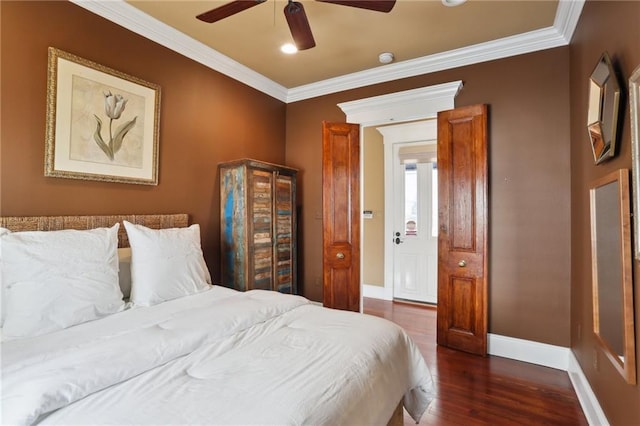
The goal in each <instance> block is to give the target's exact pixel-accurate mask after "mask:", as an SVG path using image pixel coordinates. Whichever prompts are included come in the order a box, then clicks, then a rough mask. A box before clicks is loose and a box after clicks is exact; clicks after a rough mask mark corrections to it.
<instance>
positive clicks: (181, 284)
mask: <svg viewBox="0 0 640 426" xmlns="http://www.w3.org/2000/svg"><path fill="white" fill-rule="evenodd" d="M188 225H189V224H188V216H187V215H185V214H178V215H137V216H136V215H124V216H73V217H72V216H65V217H61V216H58V217H23V218H17V217H2V218H0V266H1V267H2V270H1V274H0V277H2V282H1V284H0V285H1V288H2V361H1V362H2V419H0V420H1V421H0V423H2V424H35V423H39V424H65V425H70V424H269V425H280V424H287V425H355V424H358V425H378V424H380V425H385V424H402V422H403V407H404V409H406V411H407V412H408V413H409V415H410V416H411V417H412V418H413V419H414V420H415V421H416V422H418V421H419V419H420V417H421V416H422V414H423V413H424V411H425V410H426V409H427V407H428V405H429V403H430V401H431V400H432V398H433V383H432V380H431V376H430V373H429V370H428V368H427V366H426V364H425V362H424V360H423V358H422V356H421V354H420V352H419V351H418V349H417V347H416V346H415V344H414V343H413V342H412V341H411V339H410V338H409V337H408V336H407V335H406V333H405V332H404V331H403V330H402V329H401V328H400V327H398V326H396V325H395V324H393V323H391V322H389V321H387V320H384V319H381V318H377V317H373V316H369V315H364V314H359V313H354V312H346V311H338V310H333V309H327V308H323V307H321V306H318V305H317V304H314V303H312V302H310V301H308V300H307V299H305V298H303V297H301V296H295V295H286V294H280V293H277V292H269V291H264V290H253V291H248V292H238V291H235V290H232V289H229V288H225V287H221V286H218V285H212V284H211V278H210V275H209V271H208V268H207V267H206V264H205V263H204V258H203V256H202V250H201V248H200V234H199V228H198V226H197V225H190V226H188ZM129 246H130V247H129ZM114 281H115V283H114ZM128 285H131V287H127V286H128ZM121 286H122V287H121Z"/></svg>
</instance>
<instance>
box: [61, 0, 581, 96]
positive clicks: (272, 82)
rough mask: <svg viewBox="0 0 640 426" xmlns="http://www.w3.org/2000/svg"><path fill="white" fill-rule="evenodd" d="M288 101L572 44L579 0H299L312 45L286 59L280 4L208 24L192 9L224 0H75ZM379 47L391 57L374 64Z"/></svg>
mask: <svg viewBox="0 0 640 426" xmlns="http://www.w3.org/2000/svg"><path fill="white" fill-rule="evenodd" d="M72 1H73V2H74V3H76V4H78V5H80V6H82V7H84V8H86V9H88V10H90V11H92V12H94V13H96V14H98V15H100V16H103V17H104V18H106V19H109V20H111V21H113V22H115V23H117V24H120V25H122V26H123V27H125V28H128V29H130V30H132V31H134V32H136V33H138V34H141V35H143V36H145V37H147V38H149V39H151V40H153V41H155V42H157V43H159V44H161V45H163V46H166V47H168V48H170V49H173V50H175V51H177V52H179V53H181V54H183V55H185V56H187V57H189V58H191V59H193V60H196V61H198V62H200V63H202V64H204V65H206V66H208V67H210V68H212V69H215V70H217V71H219V72H222V73H223V74H226V75H228V76H230V77H232V78H234V79H237V80H239V81H241V82H243V83H245V84H247V85H249V86H251V87H254V88H256V89H258V90H260V91H262V92H264V93H267V94H269V95H271V96H273V97H275V98H277V99H280V100H282V101H284V102H294V101H297V100H302V99H307V98H312V97H315V96H321V95H324V94H328V93H333V92H338V91H341V90H347V89H351V88H355V87H362V86H366V85H370V84H375V83H381V82H385V81H391V80H395V79H398V78H405V77H410V76H414V75H419V74H425V73H429V72H434V71H440V70H443V69H448V68H454V67H459V66H464V65H469V64H473V63H479V62H483V61H488V60H493V59H499V58H503V57H508V56H513V55H517V54H522V53H528V52H533V51H537V50H542V49H549V48H553V47H558V46H563V45H566V44H568V43H569V41H570V40H571V36H572V34H573V31H574V29H575V26H576V24H577V21H578V18H579V16H580V12H581V11H582V6H583V4H584V0H560V1H558V0H534V1H524V0H491V1H488V0H468V1H467V2H466V3H464V4H462V5H460V6H456V7H447V6H445V5H443V3H442V2H441V1H440V0H397V3H396V5H395V7H394V8H393V10H392V11H391V12H389V13H380V12H373V11H369V10H364V9H358V8H353V7H346V6H341V5H336V4H329V3H322V2H316V1H313V0H298V1H301V2H302V3H303V5H304V8H305V11H306V15H307V17H308V19H309V23H310V26H311V29H312V31H313V34H314V38H315V41H316V47H314V48H312V49H309V50H305V51H301V52H298V53H296V54H294V55H285V54H283V53H282V52H280V50H279V47H280V45H281V44H283V43H284V42H289V41H291V36H290V33H289V29H288V27H287V25H286V21H285V19H284V15H283V12H282V10H283V9H284V6H285V4H286V1H285V0H267V1H266V2H265V3H263V4H260V5H258V6H255V7H252V8H251V9H248V10H245V11H243V12H240V13H238V14H236V15H233V16H231V17H228V18H226V19H224V20H222V21H219V22H214V23H211V24H208V23H204V22H202V21H199V20H198V19H196V18H195V16H196V15H198V14H200V13H203V12H206V11H207V10H210V9H213V8H215V7H218V6H221V5H223V4H225V3H227V2H228V1H226V0H206V1H202V0H200V1H188V0H161V1H149V0H143V1H140V0H130V1H128V2H126V1H124V0H115V1H104V0H72ZM382 52H392V53H393V54H394V56H395V61H394V62H392V63H390V64H387V65H383V64H380V63H379V62H378V55H379V54H380V53H382Z"/></svg>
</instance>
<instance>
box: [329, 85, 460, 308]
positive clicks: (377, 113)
mask: <svg viewBox="0 0 640 426" xmlns="http://www.w3.org/2000/svg"><path fill="white" fill-rule="evenodd" d="M461 88H462V81H460V80H458V81H454V82H450V83H443V84H438V85H434V86H429V87H424V88H419V89H413V90H407V91H404V92H398V93H392V94H389V95H382V96H376V97H372V98H366V99H359V100H355V101H350V102H344V103H340V104H338V107H340V108H341V109H342V111H343V112H344V113H345V115H346V121H347V122H349V123H355V124H359V125H360V139H361V140H362V141H366V137H365V132H366V131H367V130H370V129H372V127H375V126H382V125H386V124H394V123H408V122H411V121H419V120H428V119H435V117H436V116H437V113H438V111H443V110H448V109H452V108H454V107H455V104H454V99H455V97H456V95H457V94H458V92H459V91H460V89H461ZM434 127H435V128H437V126H435V125H434ZM373 131H374V132H375V130H373ZM360 146H361V149H363V147H364V143H361V145H360ZM361 154H362V155H361V156H360V158H361V159H364V158H365V156H366V155H367V153H366V151H365V152H364V153H361ZM385 161H387V160H386V156H385ZM385 169H388V167H386V165H385ZM363 170H364V167H361V171H363ZM382 174H383V173H382V171H381V170H378V175H382ZM385 181H387V182H388V181H389V179H383V186H384V188H385V191H384V192H386V193H388V194H389V193H392V188H388V187H387V186H386V185H385V183H384V182H385ZM360 182H361V185H363V184H364V177H363V176H362V175H361V176H360ZM360 194H361V200H360V201H361V202H360V205H361V206H362V207H363V210H364V212H363V215H362V217H363V218H362V219H361V222H363V221H367V220H369V219H365V218H367V217H372V218H374V219H375V218H376V217H378V218H380V217H381V216H384V215H383V211H377V212H376V211H371V212H369V211H367V209H368V208H367V203H366V202H365V200H363V199H362V197H363V194H364V191H362V188H361V191H360ZM388 220H389V218H388V217H384V221H385V223H386V221H388ZM364 226H366V222H365V225H364ZM386 227H387V225H386V224H385V229H386ZM391 227H392V225H389V228H391ZM380 238H382V240H380V241H381V242H384V239H385V238H387V239H388V238H389V237H388V236H387V235H382V236H381V237H380ZM360 243H361V249H362V251H363V253H366V251H367V249H368V248H370V247H369V245H368V246H364V238H363V239H362V240H361V242H360ZM378 246H379V247H382V244H378ZM386 246H387V245H385V247H384V250H387V249H388V248H387V247H386ZM384 257H386V258H388V257H389V256H387V255H386V253H385V255H384ZM363 259H364V256H363ZM380 266H383V265H382V263H380V262H378V263H373V264H371V265H367V266H366V267H365V265H364V262H363V261H361V263H360V268H361V277H363V281H362V282H361V283H360V286H361V288H360V297H361V298H362V297H363V296H367V297H375V298H378V299H385V300H392V299H393V287H392V285H390V284H389V283H392V277H389V276H388V275H389V274H390V273H391V271H390V269H391V268H384V272H382V274H383V275H384V280H383V283H382V284H381V285H367V282H366V272H367V271H368V270H369V269H370V268H377V267H380ZM361 302H362V301H361ZM360 306H362V303H360Z"/></svg>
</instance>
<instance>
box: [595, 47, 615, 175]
mask: <svg viewBox="0 0 640 426" xmlns="http://www.w3.org/2000/svg"><path fill="white" fill-rule="evenodd" d="M619 110H620V84H619V83H618V78H617V76H616V73H615V71H614V69H613V65H612V64H611V60H610V59H609V55H608V54H607V52H605V53H603V54H602V56H601V57H600V60H599V61H598V63H597V64H596V66H595V68H594V70H593V72H592V73H591V77H590V78H589V109H588V111H587V130H588V133H589V139H590V140H591V148H592V150H593V158H594V160H595V162H596V164H599V163H602V162H603V161H605V160H608V159H610V158H611V157H613V156H614V155H615V153H616V138H617V136H618V120H619Z"/></svg>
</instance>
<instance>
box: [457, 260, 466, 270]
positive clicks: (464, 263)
mask: <svg viewBox="0 0 640 426" xmlns="http://www.w3.org/2000/svg"><path fill="white" fill-rule="evenodd" d="M458 266H459V267H461V268H464V267H465V266H467V261H466V260H461V261H460V262H458Z"/></svg>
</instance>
